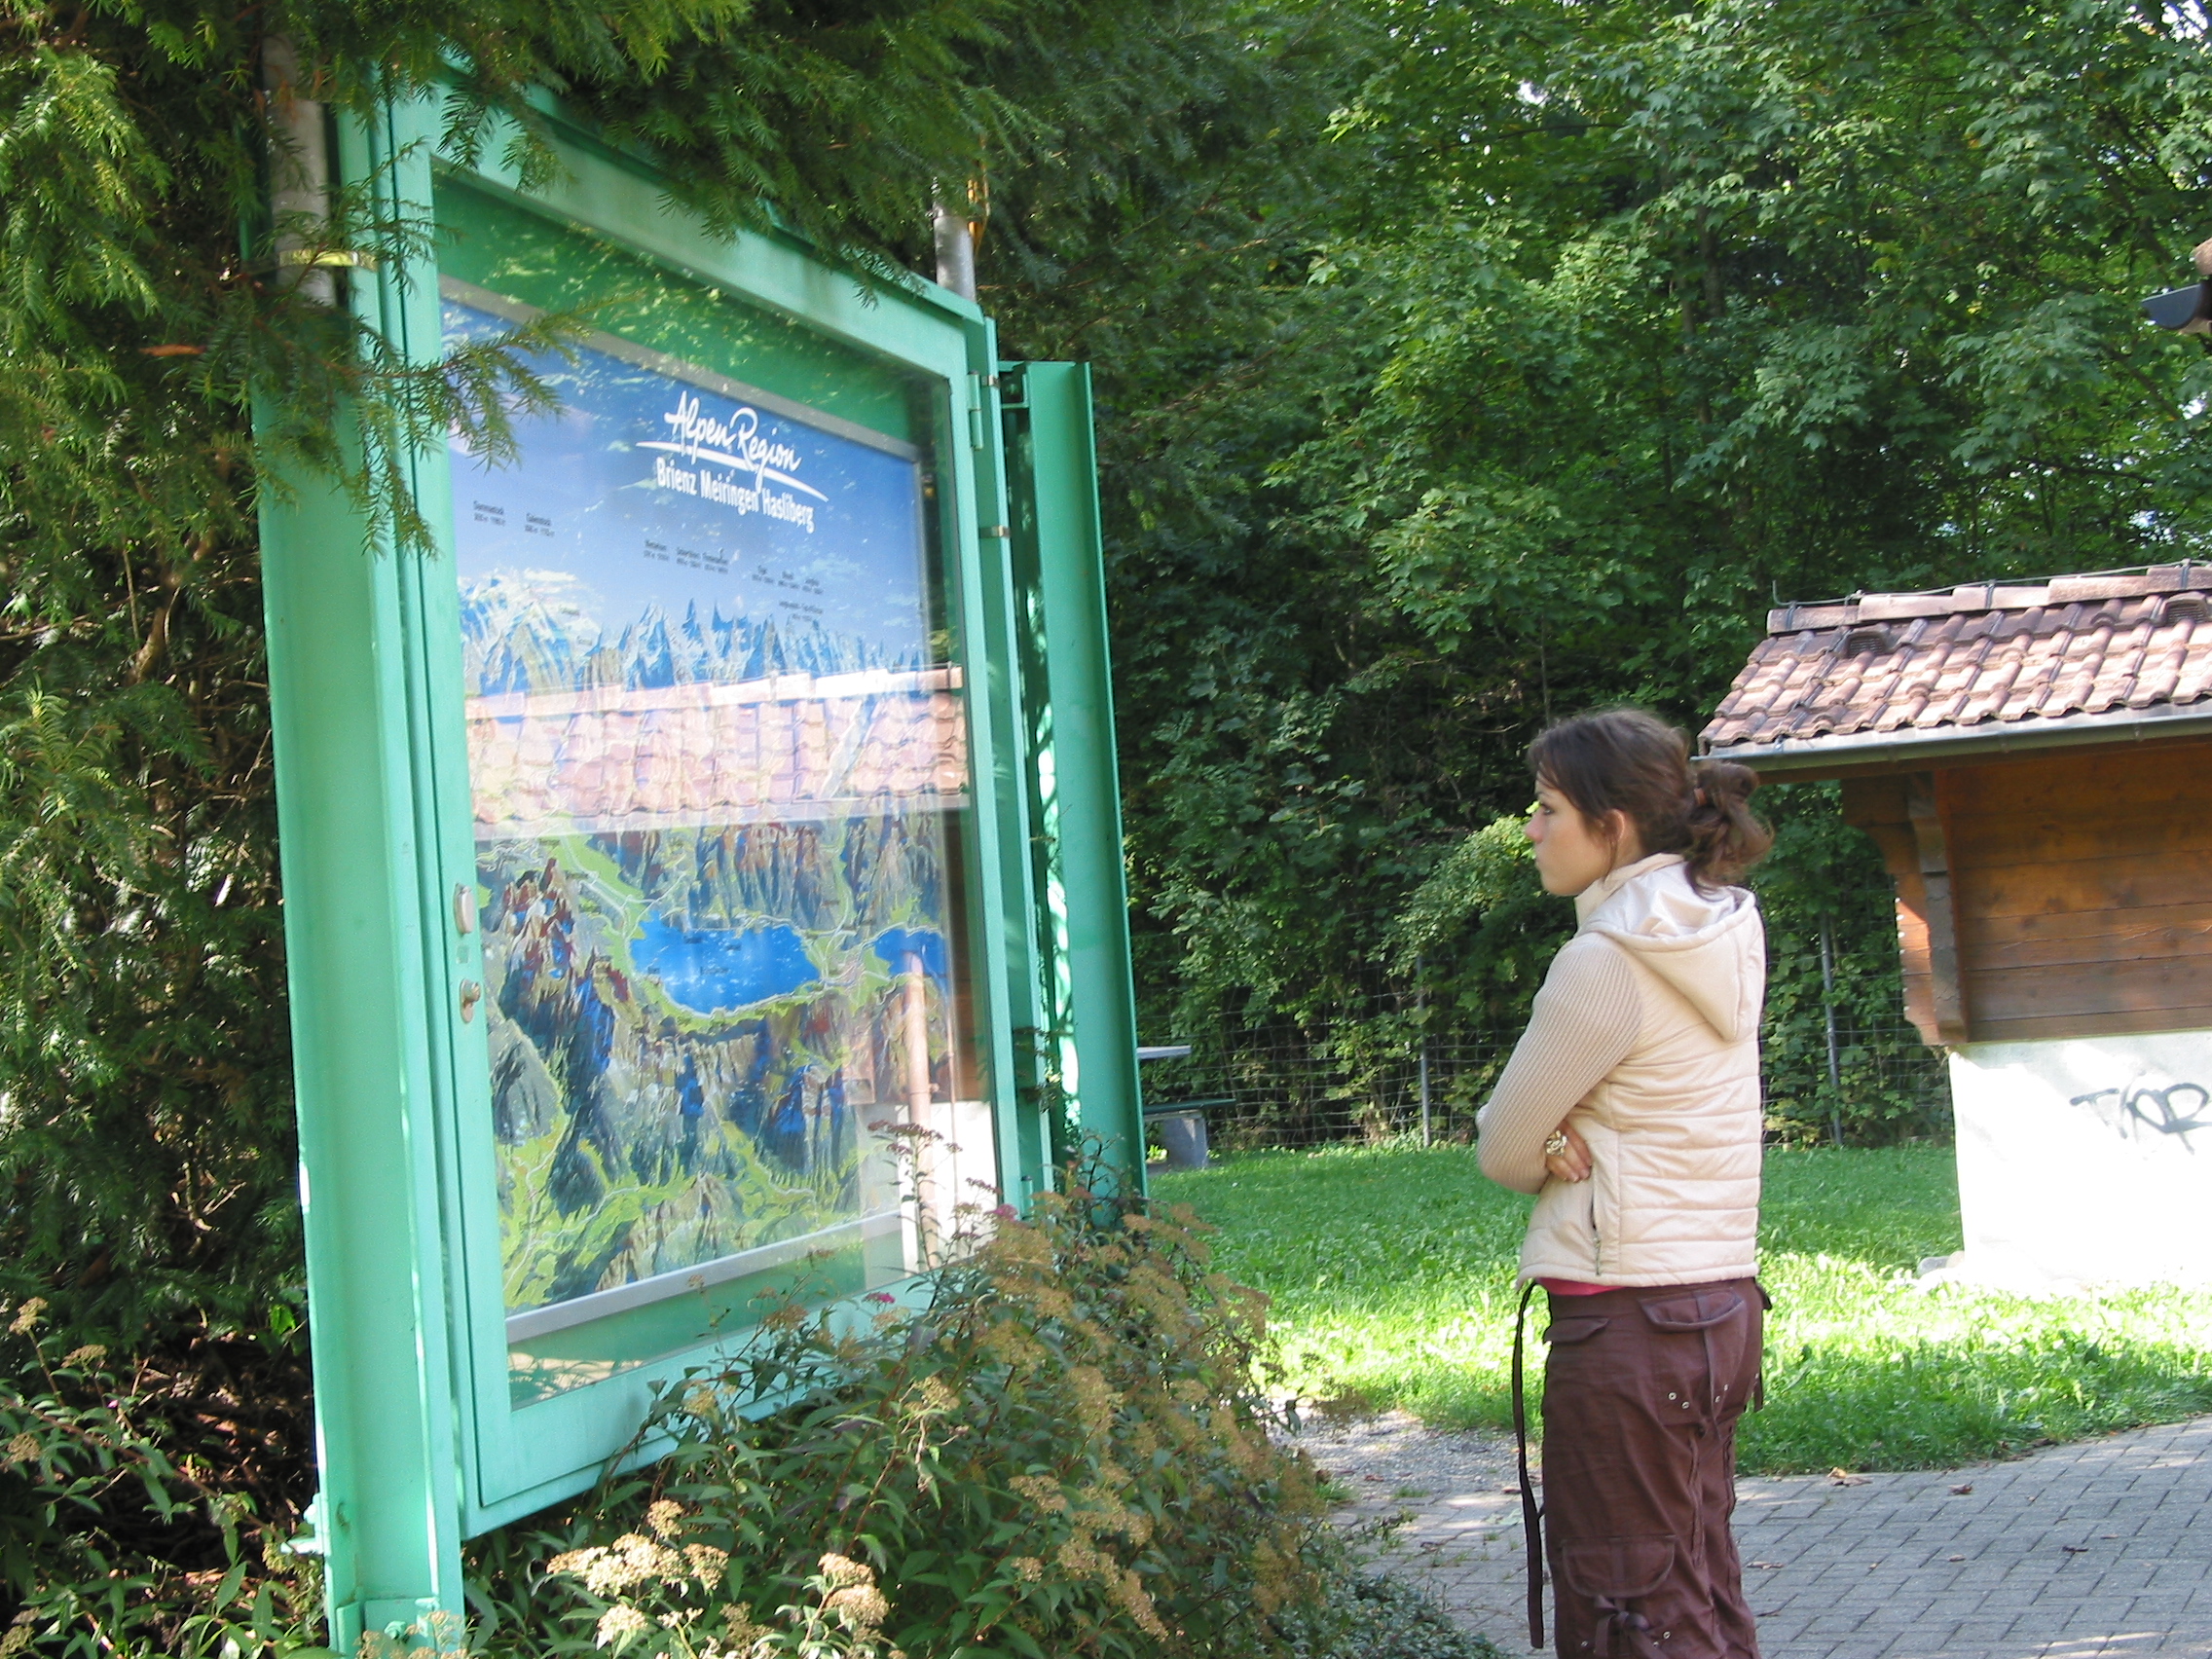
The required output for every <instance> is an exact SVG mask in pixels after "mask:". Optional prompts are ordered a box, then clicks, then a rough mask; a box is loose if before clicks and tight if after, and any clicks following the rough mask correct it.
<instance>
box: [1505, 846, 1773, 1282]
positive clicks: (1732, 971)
mask: <svg viewBox="0 0 2212 1659" xmlns="http://www.w3.org/2000/svg"><path fill="white" fill-rule="evenodd" d="M1575 911H1576V915H1577V916H1578V918H1579V919H1580V923H1581V926H1580V928H1579V929H1578V930H1577V932H1576V934H1575V937H1574V939H1573V940H1571V941H1570V942H1569V943H1568V944H1567V945H1566V946H1565V949H1567V950H1618V951H1620V952H1621V953H1622V954H1623V955H1624V956H1625V957H1626V958H1627V960H1628V963H1629V966H1630V970H1631V976H1632V977H1633V979H1634V981H1635V985H1636V992H1637V1000H1638V1004H1639V1015H1640V1017H1639V1021H1638V1027H1637V1036H1636V1040H1635V1043H1634V1044H1633V1046H1632V1047H1631V1048H1630V1050H1629V1052H1628V1054H1627V1057H1626V1058H1624V1059H1623V1060H1622V1061H1621V1062H1620V1063H1619V1064H1618V1065H1616V1066H1614V1067H1613V1069H1612V1070H1611V1071H1610V1072H1608V1073H1607V1074H1606V1075H1605V1077H1604V1080H1603V1081H1602V1082H1601V1083H1599V1085H1598V1086H1597V1087H1596V1088H1593V1089H1592V1090H1591V1091H1590V1092H1589V1093H1588V1094H1587V1095H1585V1096H1583V1099H1582V1102H1581V1104H1580V1105H1578V1106H1576V1107H1575V1108H1574V1110H1573V1111H1572V1112H1571V1113H1569V1114H1568V1118H1567V1121H1568V1122H1569V1123H1570V1124H1573V1125H1574V1127H1575V1128H1576V1129H1577V1130H1579V1131H1580V1132H1581V1134H1582V1137H1583V1139H1584V1140H1586V1141H1588V1142H1589V1144H1590V1158H1591V1174H1590V1178H1589V1179H1588V1180H1587V1181H1580V1182H1575V1183H1572V1184H1569V1183H1567V1182H1564V1181H1558V1180H1553V1181H1547V1182H1546V1183H1545V1185H1544V1188H1543V1191H1542V1192H1540V1193H1539V1194H1538V1195H1537V1197H1536V1208H1535V1213H1534V1214H1533V1215H1531V1216H1530V1220H1529V1235H1528V1238H1527V1240H1526V1241H1525V1242H1524V1243H1523V1245H1522V1249H1521V1274H1522V1277H1524V1278H1565V1279H1579V1280H1584V1281H1588V1282H1593V1283H1603V1284H1617V1285H1642V1284H1699V1283H1704V1282H1706V1281H1709V1280H1713V1279H1729V1278H1749V1277H1751V1275H1752V1273H1753V1272H1755V1271H1756V1267H1757V1260H1756V1257H1757V1250H1756V1245H1757V1235H1758V1219H1759V1139H1760V1128H1761V1113H1760V1105H1759V1044H1758V1028H1759V1010H1760V1005H1761V1003H1762V1002H1763V1000H1764V998H1765V994H1766V934H1765V930H1764V929H1763V928H1762V927H1761V925H1760V922H1759V912H1758V904H1757V902H1756V901H1754V900H1753V899H1752V897H1751V894H1750V893H1748V892H1746V891H1745V890H1744V889H1742V888H1740V887H1723V888H1720V889H1718V890H1717V891H1716V892H1714V893H1713V894H1711V895H1710V896H1709V895H1707V894H1703V893H1700V892H1699V891H1698V890H1697V888H1696V887H1695V886H1693V885H1692V884H1691V882H1690V879H1689V875H1688V871H1687V869H1686V868H1685V866H1683V864H1682V861H1681V859H1680V858H1679V857H1678V856H1677V855H1675V854H1671V853H1668V854H1660V855H1657V856H1655V857H1652V858H1648V859H1644V860H1641V861H1640V862H1639V863H1636V864H1633V865H1629V866H1624V867H1622V868H1620V869H1617V870H1615V871H1613V872H1612V873H1611V874H1610V875H1608V876H1606V877H1605V878H1604V880H1603V881H1600V882H1598V883H1597V884H1595V885H1594V886H1592V887H1591V888H1590V889H1589V890H1588V891H1587V892H1585V893H1584V894H1582V895H1581V896H1580V897H1579V898H1578V899H1576V901H1575Z"/></svg>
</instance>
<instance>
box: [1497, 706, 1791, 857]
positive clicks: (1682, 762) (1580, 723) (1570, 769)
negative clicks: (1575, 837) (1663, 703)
mask: <svg viewBox="0 0 2212 1659" xmlns="http://www.w3.org/2000/svg"><path fill="white" fill-rule="evenodd" d="M1529 769H1530V771H1531V772H1533V773H1535V775H1536V779H1537V781H1538V782H1539V783H1544V784H1549V785H1550V786H1551V787H1552V788H1553V789H1555V790H1557V791H1558V792H1559V793H1561V794H1563V795H1565V796H1566V797H1567V801H1568V802H1569V803H1570V804H1571V805H1572V806H1573V808H1574V810H1575V811H1577V812H1579V813H1581V814H1582V816H1583V817H1585V818H1587V819H1589V820H1590V822H1591V825H1592V827H1593V828H1594V829H1598V830H1601V832H1602V831H1603V829H1604V822H1605V819H1606V816H1607V815H1608V814H1610V813H1615V812H1622V813H1626V814H1627V815H1628V821H1629V822H1630V823H1631V824H1633V825H1635V826H1636V834H1637V839H1638V840H1639V841H1641V843H1642V845H1643V850H1644V852H1645V853H1647V854H1649V853H1680V854H1681V855H1682V858H1683V861H1684V862H1685V863H1686V864H1687V865H1688V866H1689V875H1690V879H1691V880H1692V881H1693V882H1695V883H1696V884H1697V885H1698V887H1700V888H1701V889H1702V888H1707V887H1711V886H1716V885H1719V884H1721V883H1724V882H1729V881H1733V880H1735V879H1736V878H1737V877H1738V876H1740V875H1742V874H1743V873H1744V871H1746V870H1747V869H1749V868H1751V866H1753V865H1754V864H1757V863H1758V862H1759V860H1760V859H1762V858H1764V857H1766V850H1767V848H1769V847H1771V846H1772V845H1774V831H1773V830H1769V829H1768V828H1767V827H1766V826H1765V825H1764V824H1761V823H1760V822H1759V821H1758V820H1757V819H1756V818H1754V817H1752V816H1751V792H1752V791H1753V790H1755V789H1757V788H1758V787H1759V780H1758V775H1757V774H1756V773H1754V772H1753V771H1751V768H1750V767H1748V766H1739V765H1737V764H1736V763H1735V762H1734V761H1733V760H1698V761H1692V760H1691V759H1690V746H1689V740H1688V739H1687V738H1685V737H1683V735H1682V734H1681V733H1680V732H1679V731H1677V729H1676V728H1675V727H1673V726H1671V725H1669V724H1668V723H1667V722H1666V721H1665V720H1663V719H1659V718H1658V717H1657V716H1655V715H1647V714H1645V713H1644V712H1643V711H1642V710H1641V709H1602V710H1600V711H1599V712H1598V713H1596V714H1593V715H1577V716H1576V717H1575V718H1574V719H1570V720H1561V721H1560V722H1559V723H1558V724H1557V725H1553V726H1547V727H1546V728H1545V729H1544V731H1543V732H1542V733H1541V734H1540V735H1539V736H1538V737H1537V739H1536V741H1535V742H1533V743H1531V744H1530V745H1529Z"/></svg>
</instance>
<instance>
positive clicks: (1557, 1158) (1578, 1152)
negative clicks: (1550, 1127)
mask: <svg viewBox="0 0 2212 1659" xmlns="http://www.w3.org/2000/svg"><path fill="white" fill-rule="evenodd" d="M1562 1143H1564V1144H1562ZM1522 1144H1523V1145H1524V1146H1525V1145H1527V1144H1528V1143H1527V1142H1526V1141H1524V1142H1523V1143H1522ZM1554 1148H1557V1149H1558V1150H1557V1151H1554V1150H1553V1149H1554ZM1544 1167H1545V1169H1547V1170H1548V1171H1550V1172H1551V1174H1552V1175H1553V1176H1555V1177H1557V1178H1558V1179H1559V1180H1562V1181H1567V1182H1574V1181H1587V1180H1589V1179H1590V1143H1589V1142H1588V1141H1586V1140H1584V1139H1583V1138H1582V1136H1581V1134H1580V1132H1579V1131H1577V1130H1576V1129H1575V1128H1574V1127H1573V1126H1572V1125H1571V1124H1560V1126H1559V1127H1558V1128H1557V1129H1556V1130H1555V1131H1553V1133H1552V1137H1551V1138H1550V1139H1549V1140H1547V1141H1545V1142H1544Z"/></svg>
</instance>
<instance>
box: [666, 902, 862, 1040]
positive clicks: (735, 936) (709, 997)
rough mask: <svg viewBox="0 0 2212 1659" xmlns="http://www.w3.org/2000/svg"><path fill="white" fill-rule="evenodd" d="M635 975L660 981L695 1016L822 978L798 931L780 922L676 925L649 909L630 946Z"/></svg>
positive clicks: (744, 1005) (777, 994)
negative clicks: (743, 925)
mask: <svg viewBox="0 0 2212 1659" xmlns="http://www.w3.org/2000/svg"><path fill="white" fill-rule="evenodd" d="M630 960H631V961H632V962H634V963H636V964H637V965H638V972H640V973H641V974H650V975H651V976H652V977H654V978H656V979H658V980H659V981H660V985H661V989H662V990H664V991H666V992H667V993H668V995H669V999H670V1000H671V1001H673V1002H675V1003H677V1004H679V1005H681V1006H682V1007H684V1008H687V1009H689V1010H690V1011H691V1012H692V1013H693V1014H716V1013H719V1012H721V1011H723V1010H726V1009H738V1008H747V1007H750V1006H751V1005H752V1004H754V1003H757V1002H766V1001H767V1000H768V999H769V998H770V997H781V996H789V995H790V994H791V993H792V992H793V991H796V990H800V989H803V988H804V987H805V986H807V985H811V984H813V983H814V981H815V980H817V979H819V978H820V977H822V976H821V973H820V971H819V970H817V969H816V968H815V966H814V964H813V963H812V962H810V961H808V960H807V956H806V943H805V941H804V940H802V939H801V938H800V937H799V933H798V930H797V929H796V928H793V927H786V926H785V925H783V924H782V923H780V922H775V923H770V924H769V925H768V926H766V927H759V928H700V929H697V930H686V929H683V928H679V927H674V926H672V925H670V924H669V923H668V922H667V921H665V920H664V919H663V918H662V917H661V915H660V913H659V912H658V911H657V910H656V911H648V912H647V913H646V915H645V924H644V926H642V927H641V928H640V929H639V930H638V937H637V938H636V939H635V940H631V942H630Z"/></svg>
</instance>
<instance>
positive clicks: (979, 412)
mask: <svg viewBox="0 0 2212 1659" xmlns="http://www.w3.org/2000/svg"><path fill="white" fill-rule="evenodd" d="M998 384H999V377H998V376H996V375H970V376H969V377H968V447H969V448H970V449H972V450H976V451H977V452H978V453H979V452H981V451H983V450H986V449H988V448H990V433H989V431H988V430H987V429H986V428H985V426H984V424H983V388H984V387H986V386H991V387H995V386H997V385H998Z"/></svg>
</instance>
